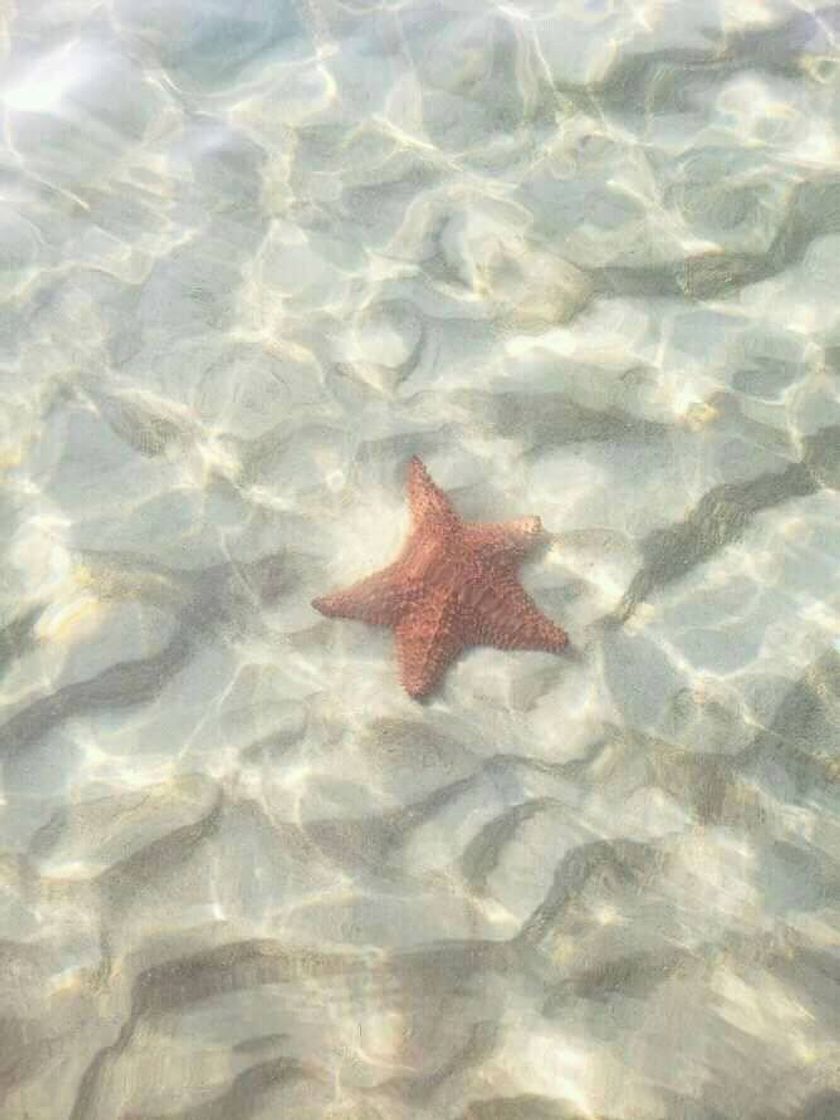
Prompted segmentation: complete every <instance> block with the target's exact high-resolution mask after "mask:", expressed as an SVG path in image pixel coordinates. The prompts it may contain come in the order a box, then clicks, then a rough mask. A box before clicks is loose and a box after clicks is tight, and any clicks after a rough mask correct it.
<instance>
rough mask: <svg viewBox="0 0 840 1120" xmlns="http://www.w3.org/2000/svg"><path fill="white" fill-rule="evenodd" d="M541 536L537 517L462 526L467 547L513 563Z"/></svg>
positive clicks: (539, 522) (540, 525) (527, 551)
mask: <svg viewBox="0 0 840 1120" xmlns="http://www.w3.org/2000/svg"><path fill="white" fill-rule="evenodd" d="M541 535H542V522H541V521H540V519H539V518H538V517H520V518H519V519H518V520H516V521H490V522H477V523H474V524H472V525H465V526H464V539H465V541H466V543H467V544H468V545H470V546H472V547H473V548H475V549H477V550H479V551H481V552H483V553H484V554H485V555H488V554H489V555H491V556H498V557H507V558H509V559H510V560H512V561H514V562H515V561H517V560H521V559H522V557H523V556H525V555H527V553H529V552H530V551H531V549H532V548H533V547H534V545H535V544H536V543H537V541H538V540H539V539H540V536H541Z"/></svg>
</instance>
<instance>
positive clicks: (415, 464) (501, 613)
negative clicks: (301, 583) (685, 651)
mask: <svg viewBox="0 0 840 1120" xmlns="http://www.w3.org/2000/svg"><path fill="white" fill-rule="evenodd" d="M408 501H409V507H410V509H411V519H412V531H411V534H410V536H409V538H408V540H407V541H406V544H405V546H404V548H403V550H402V552H401V554H400V555H399V557H398V558H397V559H396V560H395V561H394V563H393V564H390V565H389V566H388V567H387V568H383V569H382V571H380V572H376V573H375V574H374V575H372V576H368V578H367V579H363V580H361V581H360V582H359V583H355V584H353V586H352V587H348V588H346V589H345V590H343V591H335V592H333V594H332V595H324V596H322V597H321V598H319V599H315V600H314V601H313V603H312V605H313V607H315V608H316V610H319V611H320V612H321V614H325V615H327V616H328V617H330V618H352V619H358V620H360V621H362V622H368V623H372V624H373V625H375V626H389V627H391V628H392V629H393V630H394V632H395V634H396V640H397V658H398V661H399V666H400V678H401V680H402V683H403V686H404V687H405V689H406V691H407V692H408V693H409V695H411V696H413V697H415V698H419V697H421V696H426V695H428V693H429V692H431V691H432V689H433V688H434V686H435V685H436V684H437V683H438V681H439V680H440V678H441V676H442V675H443V673H444V671H445V669H446V668H447V666H448V665H449V664H450V663H451V662H452V661H453V660H454V658H455V657H457V655H458V654H459V653H460V652H461V650H462V649H465V648H466V647H467V646H476V645H484V646H495V647H496V648H497V649H532V650H549V651H551V652H555V653H556V652H558V651H559V650H561V649H563V647H564V646H565V645H566V644H567V642H568V640H569V639H568V637H567V635H566V633H565V631H564V630H561V628H560V627H559V626H556V625H555V624H554V623H553V622H552V621H551V620H550V619H548V618H546V617H545V615H544V614H542V613H541V612H540V610H539V609H538V607H537V606H536V604H535V603H534V601H533V600H532V599H531V597H530V596H529V595H528V594H527V593H526V592H525V591H524V589H523V588H522V586H521V585H520V583H519V580H518V579H517V576H516V569H517V566H518V564H519V562H520V561H521V560H522V558H523V557H524V556H525V554H526V553H527V552H528V551H529V550H530V549H531V548H532V547H533V546H534V544H535V543H536V542H537V540H538V539H539V536H540V534H541V532H542V527H541V525H540V519H539V518H538V517H523V518H521V519H520V520H518V521H505V522H498V523H483V522H482V523H477V522H468V521H462V520H461V518H460V517H459V516H458V515H457V513H456V512H455V510H454V509H453V508H452V506H451V505H450V503H449V499H448V498H447V497H446V495H445V494H444V493H443V491H442V490H441V489H439V487H437V486H436V485H435V484H434V482H432V480H431V478H430V477H429V472H428V471H427V470H426V468H425V466H424V465H423V463H422V462H421V461H420V460H419V459H418V458H417V457H416V456H415V457H414V458H413V459H412V460H411V462H410V464H409V468H408Z"/></svg>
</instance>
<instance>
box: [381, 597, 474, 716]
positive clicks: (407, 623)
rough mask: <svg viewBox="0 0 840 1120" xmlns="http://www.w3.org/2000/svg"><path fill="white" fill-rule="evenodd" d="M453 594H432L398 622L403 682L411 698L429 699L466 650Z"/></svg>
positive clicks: (399, 654)
mask: <svg viewBox="0 0 840 1120" xmlns="http://www.w3.org/2000/svg"><path fill="white" fill-rule="evenodd" d="M454 623H455V611H454V601H453V596H452V593H451V592H439V593H435V592H432V593H431V594H429V595H427V596H425V597H424V598H423V599H422V600H421V601H420V602H419V603H418V604H417V606H416V607H414V609H413V610H412V611H411V612H410V613H409V614H407V615H405V617H404V618H402V619H401V620H400V622H398V623H397V626H396V636H397V660H398V662H399V666H400V679H401V680H402V683H403V687H404V688H405V690H406V692H408V694H409V695H410V696H413V697H414V698H415V699H418V698H419V697H421V696H426V695H427V694H428V693H429V692H431V691H432V689H433V688H434V687H435V685H436V684H437V682H438V681H439V680H440V678H441V676H442V675H443V673H444V671H445V670H446V668H447V667H448V666H449V664H450V663H451V662H452V661H453V660H454V659H455V657H457V655H458V654H459V653H460V651H461V649H462V648H463V645H464V643H463V642H462V640H461V636H460V633H459V632H458V631H457V630H456V628H455V625H454Z"/></svg>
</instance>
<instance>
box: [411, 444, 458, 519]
mask: <svg viewBox="0 0 840 1120" xmlns="http://www.w3.org/2000/svg"><path fill="white" fill-rule="evenodd" d="M408 505H409V508H410V509H411V519H412V521H413V522H414V524H415V525H419V524H420V523H421V521H425V520H426V519H427V518H428V517H434V518H437V519H438V520H442V521H444V520H445V521H451V522H453V523H455V522H457V521H458V520H459V518H458V515H457V514H456V513H455V510H454V509H453V508H452V506H451V505H450V503H449V499H448V498H447V496H446V495H445V494H444V492H443V491H442V490H441V489H440V487H439V486H436V485H435V484H434V482H432V479H431V476H430V475H429V472H428V471H427V470H426V467H425V464H424V463H423V462H422V461H421V460H420V459H418V458H417V456H416V455H414V456H413V457H412V459H411V462H410V463H409V464H408Z"/></svg>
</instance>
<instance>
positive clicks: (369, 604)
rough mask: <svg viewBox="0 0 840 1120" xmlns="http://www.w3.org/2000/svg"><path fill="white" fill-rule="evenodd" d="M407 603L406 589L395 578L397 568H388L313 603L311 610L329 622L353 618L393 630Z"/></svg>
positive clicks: (323, 596)
mask: <svg viewBox="0 0 840 1120" xmlns="http://www.w3.org/2000/svg"><path fill="white" fill-rule="evenodd" d="M407 602H408V595H407V589H406V588H405V586H404V584H403V581H402V580H400V579H399V578H398V577H397V574H396V565H395V564H391V565H390V566H389V567H387V568H383V569H382V571H381V572H374V574H373V575H372V576H368V577H367V578H366V579H362V580H359V582H358V583H354V584H351V586H350V587H345V588H343V589H342V590H341V591H333V592H332V594H330V595H322V596H321V597H320V598H319V599H313V600H312V606H313V607H314V608H315V610H316V611H320V612H321V614H325V615H326V616H327V617H328V618H353V619H356V620H358V621H359V622H369V623H371V624H372V625H373V626H393V625H394V624H395V623H396V622H397V620H398V619H399V617H400V615H401V614H402V613H403V612H404V610H405V607H406V603H407Z"/></svg>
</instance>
